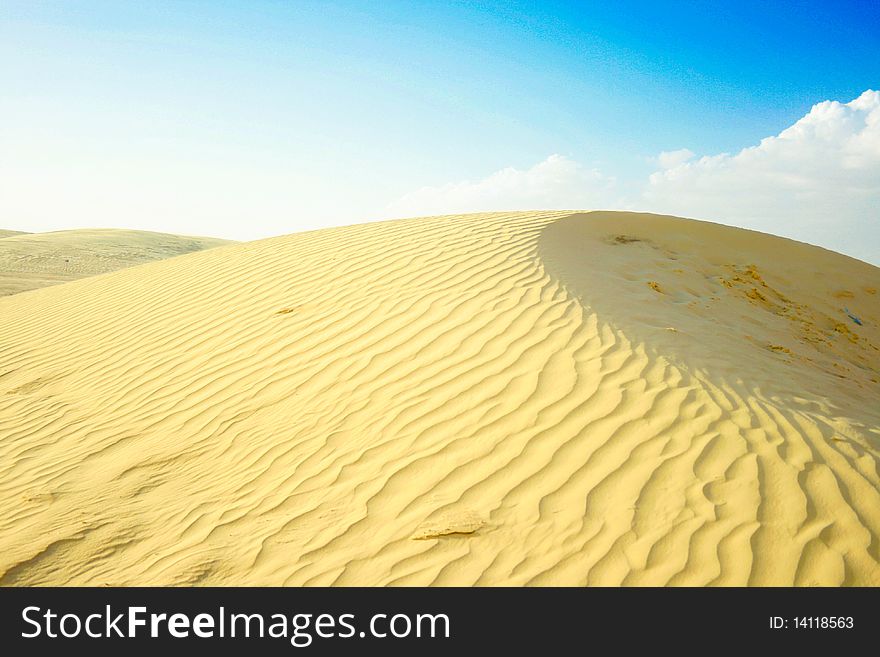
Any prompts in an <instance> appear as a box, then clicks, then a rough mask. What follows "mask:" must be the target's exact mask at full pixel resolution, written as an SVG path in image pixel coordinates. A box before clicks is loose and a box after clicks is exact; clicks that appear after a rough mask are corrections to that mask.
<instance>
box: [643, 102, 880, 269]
mask: <svg viewBox="0 0 880 657" xmlns="http://www.w3.org/2000/svg"><path fill="white" fill-rule="evenodd" d="M676 152H678V151H676ZM663 155H669V154H662V155H661V156H660V158H658V159H659V162H660V165H661V167H662V169H661V170H660V171H657V172H655V173H653V174H652V175H651V176H650V178H649V181H648V184H647V186H646V189H645V191H644V194H643V197H642V203H641V204H642V205H643V206H644V207H647V208H649V209H651V210H653V211H657V212H668V213H670V214H683V215H686V216H692V217H699V218H704V219H709V220H715V221H722V222H724V223H730V224H735V225H737V226H743V227H746V228H753V229H756V230H762V231H765V232H770V233H775V234H778V235H784V236H786V237H792V238H794V239H798V240H802V241H805V242H811V243H813V244H819V245H821V246H825V247H827V248H831V249H835V250H838V251H843V252H845V253H849V254H852V255H855V256H856V257H860V258H863V259H866V260H869V261H872V262H880V92H877V91H870V90H869V91H866V92H865V93H863V94H862V95H861V96H859V97H858V98H856V99H855V100H853V101H852V102H849V103H840V102H837V101H825V102H822V103H818V104H817V105H815V106H813V108H812V109H811V110H810V112H809V113H808V114H807V115H806V116H804V117H803V118H801V119H800V120H798V121H797V122H796V123H795V124H794V125H792V126H791V127H789V128H786V129H785V130H783V131H782V132H781V133H779V135H777V136H775V137H767V138H766V139H763V140H761V143H760V144H758V145H757V146H752V147H750V148H744V149H743V150H741V151H740V152H739V153H736V154H735V155H731V154H728V153H722V154H720V155H712V156H706V157H701V158H699V159H688V160H684V161H681V162H679V163H677V164H674V165H673V166H665V165H664V161H663ZM667 162H668V159H667Z"/></svg>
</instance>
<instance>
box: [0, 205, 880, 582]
mask: <svg viewBox="0 0 880 657" xmlns="http://www.w3.org/2000/svg"><path fill="white" fill-rule="evenodd" d="M12 239H17V238H12ZM878 289H880V269H877V268H875V267H872V266H870V265H868V264H865V263H863V262H860V261H857V260H853V259H851V258H847V257H845V256H841V255H839V254H835V253H832V252H829V251H825V250H823V249H820V248H816V247H813V246H809V245H806V244H801V243H798V242H793V241H789V240H785V239H781V238H777V237H772V236H769V235H764V234H760V233H755V232H749V231H745V230H740V229H735V228H728V227H724V226H720V225H715V224H710V223H702V222H696V221H691V220H684V219H677V218H673V217H662V216H655V215H644V214H630V213H612V212H595V213H579V214H572V213H571V212H527V213H509V214H497V213H496V214H482V215H467V216H451V217H435V218H425V219H412V220H402V221H392V222H385V223H375V224H368V225H359V226H351V227H346V228H335V229H328V230H321V231H315V232H310V233H303V234H297V235H290V236H286V237H279V238H275V239H270V240H263V241H259V242H250V243H244V244H238V245H232V246H229V247H227V248H223V249H216V250H209V251H204V252H200V253H194V254H189V255H184V256H181V257H179V258H172V259H169V260H163V261H160V262H154V263H151V264H148V265H144V266H141V267H136V268H130V269H123V270H120V271H117V272H114V273H112V274H107V275H104V276H99V277H95V278H90V279H85V280H79V281H74V282H70V283H67V284H66V285H63V286H57V287H53V288H47V289H43V290H37V291H34V292H31V293H28V294H23V295H16V296H10V297H5V298H2V299H0V318H2V319H0V482H2V483H0V508H2V509H3V513H2V514H0V584H3V585H37V584H38V585H46V584H55V585H72V584H76V585H80V584H89V585H105V584H106V585H135V584H138V585H189V584H198V585H212V584H213V585H235V584H253V585H327V584H336V585H389V584H394V585H427V584H433V585H501V584H505V585H611V586H616V585H747V584H748V585H792V584H793V585H798V586H813V585H878V584H880V468H878V462H880V404H878V399H880V351H878V347H880V329H878V323H880V296H878Z"/></svg>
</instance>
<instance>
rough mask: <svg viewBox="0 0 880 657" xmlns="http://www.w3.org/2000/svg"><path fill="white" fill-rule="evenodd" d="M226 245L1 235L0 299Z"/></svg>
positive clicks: (122, 233) (147, 237)
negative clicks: (0, 297)
mask: <svg viewBox="0 0 880 657" xmlns="http://www.w3.org/2000/svg"><path fill="white" fill-rule="evenodd" d="M224 244H230V242H228V241H226V240H220V239H214V238H208V237H183V236H181V235H168V234H166V233H151V232H147V231H141V230H116V229H112V228H91V229H85V230H62V231H57V232H52V233H17V232H15V231H8V230H7V231H0V296H6V295H9V294H18V293H19V292H27V291H28V290H35V289H38V288H41V287H48V286H50V285H57V284H58V283H65V282H67V281H73V280H76V279H78V278H85V277H87V276H94V275H96V274H103V273H105V272H110V271H115V270H117V269H122V268H124V267H131V266H133V265H139V264H142V263H144V262H152V261H154V260H162V259H164V258H171V257H174V256H177V255H181V254H183V253H190V252H192V251H201V250H203V249H210V248H213V247H215V246H222V245H224Z"/></svg>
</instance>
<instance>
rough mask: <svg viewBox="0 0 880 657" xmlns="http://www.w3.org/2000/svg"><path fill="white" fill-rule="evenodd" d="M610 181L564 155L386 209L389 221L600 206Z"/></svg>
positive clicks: (413, 196) (415, 195)
mask: <svg viewBox="0 0 880 657" xmlns="http://www.w3.org/2000/svg"><path fill="white" fill-rule="evenodd" d="M613 187H614V179H613V178H610V177H608V176H605V175H603V174H602V173H600V172H599V171H597V170H596V169H590V168H587V167H585V166H583V165H582V164H580V163H578V162H575V161H574V160H571V159H569V158H567V157H565V156H563V155H551V156H550V157H548V158H547V159H546V160H544V161H543V162H539V163H538V164H536V165H535V166H533V167H531V168H530V169H525V170H521V169H515V168H513V167H508V168H506V169H501V170H500V171H496V172H495V173H493V174H491V175H490V176H488V177H486V178H483V179H482V180H478V181H475V182H474V181H462V182H454V183H448V184H446V185H441V186H438V187H422V188H421V189H418V190H416V191H414V192H411V193H409V194H406V195H405V196H403V197H402V198H400V199H399V200H397V201H396V202H394V203H392V204H390V205H389V206H388V207H387V208H386V215H387V216H392V217H402V216H417V215H436V214H453V213H458V212H488V211H493V210H528V209H548V210H550V209H569V208H601V207H605V206H606V205H607V204H608V203H609V202H610V199H611V192H612V190H613Z"/></svg>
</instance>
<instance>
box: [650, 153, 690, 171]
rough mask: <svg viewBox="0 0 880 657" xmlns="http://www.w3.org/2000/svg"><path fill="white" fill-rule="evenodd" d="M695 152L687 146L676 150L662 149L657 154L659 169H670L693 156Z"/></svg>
mask: <svg viewBox="0 0 880 657" xmlns="http://www.w3.org/2000/svg"><path fill="white" fill-rule="evenodd" d="M694 155H695V153H694V152H693V151H692V150H690V149H689V148H680V149H679V150H677V151H663V152H662V153H660V155H658V156H657V164H659V165H660V168H661V169H672V168H674V167H677V166H678V165H679V164H683V163H685V162H687V161H688V160H690V159H692V158H693V157H694Z"/></svg>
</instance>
